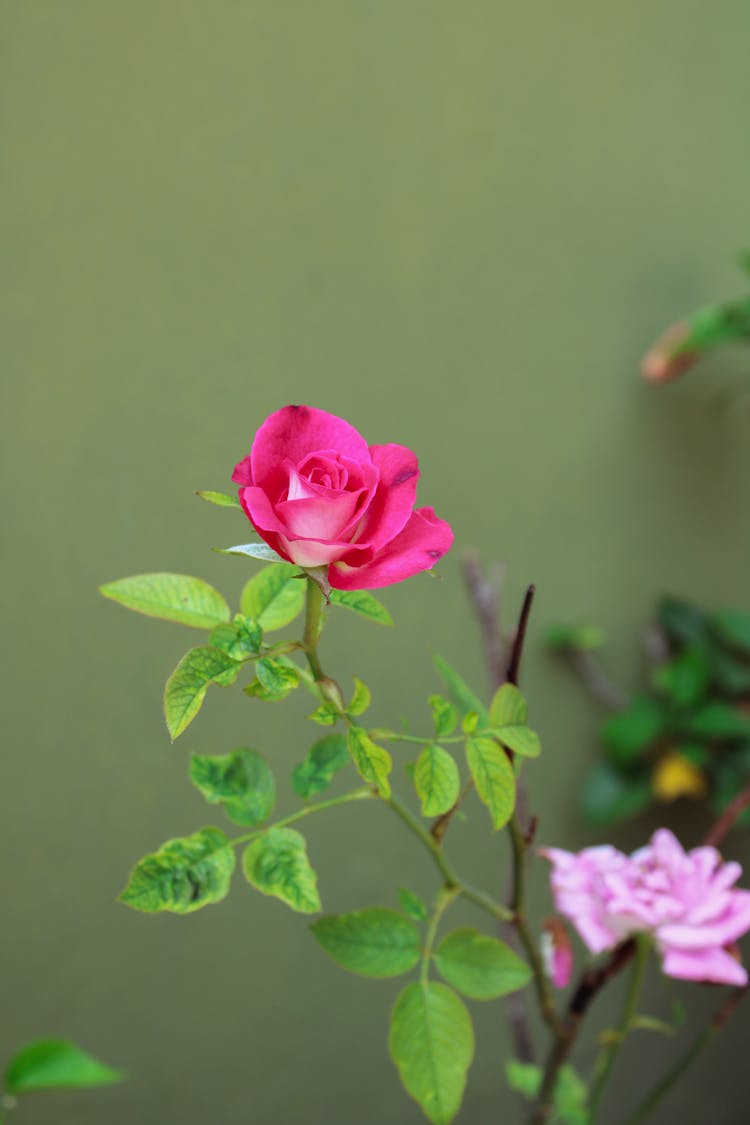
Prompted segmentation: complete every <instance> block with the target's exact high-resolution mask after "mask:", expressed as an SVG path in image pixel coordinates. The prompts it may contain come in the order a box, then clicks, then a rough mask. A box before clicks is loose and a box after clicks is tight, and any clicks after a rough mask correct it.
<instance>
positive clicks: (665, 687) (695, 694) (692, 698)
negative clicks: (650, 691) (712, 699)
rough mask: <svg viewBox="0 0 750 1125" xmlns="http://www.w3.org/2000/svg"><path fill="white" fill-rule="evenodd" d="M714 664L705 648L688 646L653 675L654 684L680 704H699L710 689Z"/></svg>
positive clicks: (677, 704) (678, 705)
mask: <svg viewBox="0 0 750 1125" xmlns="http://www.w3.org/2000/svg"><path fill="white" fill-rule="evenodd" d="M710 680H711V664H710V662H709V659H708V657H707V656H706V653H705V651H704V650H703V649H702V648H686V649H683V651H682V652H680V653H679V654H678V655H677V656H675V657H673V658H672V659H671V660H670V661H668V662H667V663H666V664H662V665H660V667H658V668H656V669H655V670H654V672H653V675H652V681H653V684H654V687H655V688H657V690H658V691H660V692H662V693H663V694H664V695H666V696H667V698H668V699H670V700H671V701H672V703H674V704H675V705H676V706H677V707H695V706H696V704H698V703H699V702H700V701H701V699H702V698H703V696H704V695H705V694H706V692H707V690H708V686H709V683H710Z"/></svg>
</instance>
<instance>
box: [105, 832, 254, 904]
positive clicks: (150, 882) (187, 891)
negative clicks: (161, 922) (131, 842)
mask: <svg viewBox="0 0 750 1125" xmlns="http://www.w3.org/2000/svg"><path fill="white" fill-rule="evenodd" d="M234 867H235V855H234V851H233V850H232V848H231V846H230V844H229V841H228V839H227V837H226V836H225V835H224V833H223V832H222V831H220V829H218V828H211V827H208V828H201V829H199V830H198V831H197V832H194V833H193V835H192V836H182V837H179V838H177V839H174V840H167V842H166V843H165V844H162V846H161V847H160V848H159V850H158V851H157V852H153V853H152V854H151V855H147V856H144V858H143V859H142V860H140V862H139V863H137V864H136V865H135V867H134V868H133V871H132V873H131V876H130V879H129V881H128V885H127V886H126V887H125V890H124V891H123V892H122V894H121V895H120V896H119V901H120V902H123V903H125V905H126V906H131V907H132V908H133V909H134V910H140V911H142V912H143V913H145V914H158V913H160V912H161V911H163V910H167V911H169V912H170V913H172V914H190V913H191V912H192V911H194V910H200V909H201V907H203V906H208V905H209V904H211V903H214V902H221V900H222V899H223V898H226V896H227V893H228V891H229V884H230V881H231V878H232V872H233V871H234Z"/></svg>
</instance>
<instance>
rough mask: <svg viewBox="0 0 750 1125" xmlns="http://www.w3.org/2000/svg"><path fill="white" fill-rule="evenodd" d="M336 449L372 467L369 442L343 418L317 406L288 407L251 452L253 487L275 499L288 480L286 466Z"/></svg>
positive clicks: (279, 412) (271, 422)
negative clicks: (262, 490) (289, 462)
mask: <svg viewBox="0 0 750 1125" xmlns="http://www.w3.org/2000/svg"><path fill="white" fill-rule="evenodd" d="M332 449H335V450H336V451H337V452H338V453H339V454H340V455H342V456H344V457H350V458H351V459H352V460H353V461H357V462H362V463H364V464H369V462H370V450H369V448H368V445H367V442H366V441H365V439H364V438H363V437H362V435H361V434H359V433H358V432H357V431H356V430H355V429H354V426H350V425H349V423H348V422H345V421H344V419H343V418H337V417H336V415H335V414H328V413H327V411H325V410H318V409H316V408H315V407H314V406H285V407H283V408H282V409H281V410H277V411H276V413H275V414H271V415H270V417H268V418H266V420H265V422H264V423H263V425H262V426H261V427H260V429H259V430H258V432H257V434H256V435H255V440H254V441H253V447H252V450H251V451H250V464H251V470H252V479H253V484H255V485H258V487H259V488H263V489H264V490H265V491H266V492H267V493H268V494H269V495H273V496H274V499H275V498H276V495H278V490H279V489H280V488H281V487H282V486H283V480H284V478H285V476H286V474H285V470H284V467H283V466H284V463H285V462H287V461H291V462H292V463H293V464H295V465H299V463H300V462H301V461H303V460H304V458H305V457H307V456H309V454H311V453H317V452H319V451H321V450H324V451H330V450H332Z"/></svg>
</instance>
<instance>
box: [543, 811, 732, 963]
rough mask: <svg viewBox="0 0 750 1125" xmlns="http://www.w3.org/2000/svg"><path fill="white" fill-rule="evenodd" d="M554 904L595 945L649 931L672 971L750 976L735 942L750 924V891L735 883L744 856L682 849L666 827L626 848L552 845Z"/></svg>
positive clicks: (548, 851)
mask: <svg viewBox="0 0 750 1125" xmlns="http://www.w3.org/2000/svg"><path fill="white" fill-rule="evenodd" d="M541 854H542V855H544V856H545V857H546V858H547V859H549V860H550V861H551V863H552V874H551V883H552V891H553V895H554V898H555V904H556V906H557V909H558V910H559V911H560V913H561V914H564V915H565V917H566V918H569V919H570V921H571V922H572V923H573V925H574V926H575V928H576V929H577V931H578V933H579V935H580V937H581V939H582V941H583V942H584V944H585V945H586V946H588V948H589V949H590V950H591V952H592V953H601V952H602V951H603V950H606V949H612V948H613V947H614V946H615V945H617V944H618V943H619V942H621V941H622V940H623V939H624V938H627V937H630V936H631V935H633V934H638V933H648V934H651V935H652V937H653V939H654V941H655V943H656V946H657V948H658V949H659V952H660V953H661V956H662V969H663V970H664V972H665V973H666V974H667V975H668V976H671V977H681V978H683V979H684V980H699V981H713V982H715V983H717V984H734V985H742V984H746V983H747V980H748V975H747V972H746V971H745V969H744V968H743V966H742V965H741V964H740V963H739V962H738V960H737V959H736V957H734V956H733V955H732V954H731V953H730V952H728V947H730V946H731V945H732V944H733V943H734V942H735V941H736V940H737V938H739V937H740V936H741V935H742V934H744V933H746V932H747V930H750V891H742V890H735V889H733V888H734V884H735V883H736V882H737V879H738V878H739V877H740V875H741V874H742V868H741V867H740V865H739V864H738V863H723V862H722V859H721V856H720V855H719V853H718V852H717V851H716V849H715V848H706V847H701V848H694V849H693V850H692V851H690V852H685V851H683V849H682V847H681V846H680V844H679V842H678V841H677V840H676V839H675V837H674V836H673V835H672V833H671V832H669V831H668V830H667V829H666V828H660V829H659V830H658V831H656V832H655V833H654V835H653V836H652V837H651V841H650V843H649V844H647V845H646V847H645V848H641V849H640V850H639V851H636V852H633V854H632V855H630V856H627V855H624V854H623V853H622V852H619V851H617V849H616V848H613V847H610V846H608V845H605V846H603V847H596V848H585V849H584V850H583V851H582V852H578V853H575V852H566V851H561V850H560V849H559V848H547V849H545V850H543V851H542V853H541Z"/></svg>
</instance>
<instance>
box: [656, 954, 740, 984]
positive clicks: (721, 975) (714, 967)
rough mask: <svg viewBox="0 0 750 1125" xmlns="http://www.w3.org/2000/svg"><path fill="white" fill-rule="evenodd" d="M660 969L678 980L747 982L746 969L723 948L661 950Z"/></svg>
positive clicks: (727, 982) (726, 982) (722, 982)
mask: <svg viewBox="0 0 750 1125" xmlns="http://www.w3.org/2000/svg"><path fill="white" fill-rule="evenodd" d="M663 953H664V960H663V961H662V969H663V970H664V972H665V973H666V974H667V976H669V977H678V978H679V979H680V980H702V981H711V982H713V983H714V984H736V985H743V984H747V971H746V970H745V969H744V968H743V966H742V965H740V964H739V962H738V961H735V959H734V957H732V956H731V955H730V954H729V953H726V952H725V951H724V950H723V949H719V948H714V949H707V950H693V951H691V952H689V953H687V952H685V951H684V950H675V949H666V950H663Z"/></svg>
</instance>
